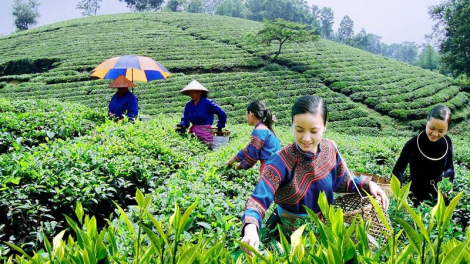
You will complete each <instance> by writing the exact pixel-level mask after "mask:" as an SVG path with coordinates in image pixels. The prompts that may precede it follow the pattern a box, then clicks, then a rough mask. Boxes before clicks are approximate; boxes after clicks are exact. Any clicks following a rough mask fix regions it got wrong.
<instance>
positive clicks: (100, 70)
mask: <svg viewBox="0 0 470 264" xmlns="http://www.w3.org/2000/svg"><path fill="white" fill-rule="evenodd" d="M119 75H124V76H125V77H126V78H127V79H129V80H131V82H134V81H141V82H149V81H152V80H158V79H166V78H167V77H168V76H170V75H171V73H170V72H169V71H168V70H167V69H166V68H165V67H163V65H161V64H160V63H158V62H157V61H154V60H152V59H151V58H149V57H143V56H136V55H125V56H121V57H114V58H111V59H108V60H106V61H104V62H103V63H101V64H100V65H98V66H97V67H96V68H94V69H93V71H92V74H91V76H95V77H99V78H101V79H112V80H114V79H116V78H117V77H118V76H119Z"/></svg>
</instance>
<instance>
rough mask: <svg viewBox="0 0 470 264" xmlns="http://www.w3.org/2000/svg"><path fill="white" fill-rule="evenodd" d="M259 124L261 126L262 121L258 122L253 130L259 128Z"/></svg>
mask: <svg viewBox="0 0 470 264" xmlns="http://www.w3.org/2000/svg"><path fill="white" fill-rule="evenodd" d="M261 124H263V121H259V122H258V123H256V125H255V128H254V129H256V128H257V127H259V126H260V125H261Z"/></svg>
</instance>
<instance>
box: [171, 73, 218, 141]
mask: <svg viewBox="0 0 470 264" xmlns="http://www.w3.org/2000/svg"><path fill="white" fill-rule="evenodd" d="M180 92H181V93H182V94H184V95H188V96H189V97H191V101H189V102H187V103H186V105H185V106H184V113H183V117H182V118H181V122H180V123H179V127H180V129H179V132H185V131H186V128H188V127H189V124H190V123H191V127H190V128H189V133H193V134H194V135H196V136H197V137H198V138H199V139H200V140H202V141H204V142H205V143H207V144H211V143H212V141H213V138H214V135H213V134H212V132H211V127H212V123H214V115H217V117H218V121H217V129H218V131H219V132H220V131H222V128H224V127H225V123H226V121H227V114H226V113H225V111H224V110H223V109H222V108H220V106H219V105H217V104H216V103H214V102H213V101H212V100H209V99H207V93H208V92H209V91H208V90H207V89H206V87H204V86H203V85H202V84H200V83H199V82H198V81H196V80H193V81H192V82H190V83H189V84H188V85H187V86H186V87H185V88H184V89H183V90H181V91H180Z"/></svg>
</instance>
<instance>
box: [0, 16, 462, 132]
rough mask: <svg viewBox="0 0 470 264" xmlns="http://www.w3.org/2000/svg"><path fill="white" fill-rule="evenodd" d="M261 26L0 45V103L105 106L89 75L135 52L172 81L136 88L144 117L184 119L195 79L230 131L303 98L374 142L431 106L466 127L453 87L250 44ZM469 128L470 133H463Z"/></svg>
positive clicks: (58, 28)
mask: <svg viewBox="0 0 470 264" xmlns="http://www.w3.org/2000/svg"><path fill="white" fill-rule="evenodd" d="M261 28H262V24H261V23H259V22H254V21H249V20H243V19H237V18H231V17H222V16H213V15H204V14H187V13H185V14H180V13H129V14H119V15H107V16H97V17H88V18H81V19H76V20H70V21H65V22H61V23H56V24H51V25H47V26H42V27H38V28H35V29H32V30H28V31H24V32H20V33H15V34H12V35H9V36H5V37H2V38H0V54H2V56H1V57H0V95H1V96H2V97H4V98H17V99H48V98H56V99H58V100H60V101H68V102H79V103H81V104H84V105H87V106H90V107H92V108H100V109H103V108H104V107H106V106H107V102H108V101H109V99H110V97H111V95H112V93H113V90H112V89H108V88H106V87H107V85H108V84H109V82H110V81H109V80H105V81H103V80H96V79H94V78H92V77H90V73H91V70H92V69H93V68H94V67H96V66H97V65H98V64H99V63H101V62H103V61H104V60H106V59H108V58H111V57H116V56H121V55H126V54H137V55H141V56H148V57H151V58H153V59H155V60H157V61H159V62H160V63H162V64H163V65H164V66H165V67H166V68H167V69H169V70H170V71H171V72H172V73H173V75H172V76H171V77H169V78H168V79H167V80H166V81H152V82H150V83H137V88H135V91H134V92H135V94H136V95H137V97H138V98H139V105H140V109H141V113H143V114H145V115H157V114H168V115H171V116H173V115H177V116H178V115H180V114H181V112H182V109H183V106H184V103H185V102H186V101H187V100H188V98H187V97H185V96H182V95H181V94H179V93H178V90H180V89H181V88H183V87H184V86H185V85H186V84H188V83H189V82H190V81H191V80H193V79H196V80H198V81H199V82H201V83H202V84H203V85H205V86H206V87H207V88H208V89H209V90H210V95H209V97H210V98H211V99H213V100H214V101H216V102H217V103H218V104H219V105H221V106H222V108H224V109H225V110H226V111H227V113H228V116H229V119H228V122H229V124H236V123H242V122H244V108H245V106H246V104H247V103H248V102H249V101H250V100H252V99H262V100H263V101H265V103H266V104H267V105H268V107H271V108H272V110H273V111H274V112H275V114H276V117H277V119H278V120H279V123H280V124H288V123H289V109H290V105H291V104H292V102H293V101H294V100H295V98H297V97H298V96H299V95H303V94H317V95H320V96H322V97H324V98H325V99H326V100H327V101H328V102H329V103H330V105H329V107H330V111H331V116H330V128H332V129H334V130H336V131H343V132H348V133H362V134H370V135H373V134H377V133H380V131H389V132H391V133H397V132H398V131H399V132H404V131H410V130H416V129H420V128H422V126H423V119H424V118H425V116H426V114H427V112H428V110H429V108H430V107H431V106H433V105H435V104H437V103H445V104H447V105H448V106H449V107H450V108H451V109H452V110H453V112H454V115H453V120H454V121H455V123H458V124H459V125H457V128H459V127H463V128H465V127H468V117H469V113H470V107H469V106H468V105H469V104H468V101H469V96H468V93H467V92H465V91H463V90H462V88H461V87H459V86H457V85H456V84H455V83H454V82H453V81H452V79H450V78H447V77H445V76H443V75H440V74H438V73H433V72H430V71H427V70H422V69H420V68H417V67H413V66H410V65H407V64H404V63H400V62H397V61H394V60H391V59H387V58H383V57H380V56H375V55H372V54H370V53H367V52H364V51H361V50H358V49H355V48H351V47H348V46H345V45H340V44H338V43H335V42H331V41H328V40H320V41H318V42H311V43H303V44H295V43H290V44H289V43H287V45H285V47H284V48H283V52H282V53H281V55H280V56H279V57H278V58H277V59H276V61H274V62H271V61H270V60H269V54H270V52H272V51H275V50H276V49H277V47H275V46H272V47H270V48H264V47H260V46H257V45H253V44H252V42H249V41H247V34H249V33H256V32H257V31H258V30H259V29H261ZM460 130H464V129H460Z"/></svg>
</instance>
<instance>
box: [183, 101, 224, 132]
mask: <svg viewBox="0 0 470 264" xmlns="http://www.w3.org/2000/svg"><path fill="white" fill-rule="evenodd" d="M214 115H217V117H218V121H217V127H218V128H224V127H225V123H226V122H227V114H226V113H225V111H224V110H223V109H222V108H220V106H219V105H217V104H216V103H214V102H213V101H212V100H209V99H207V98H206V97H201V98H200V99H199V102H198V103H197V105H194V102H193V101H189V102H187V103H186V105H185V106H184V113H183V117H182V118H181V122H180V124H181V125H183V126H184V127H189V122H191V124H193V125H212V123H214Z"/></svg>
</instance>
